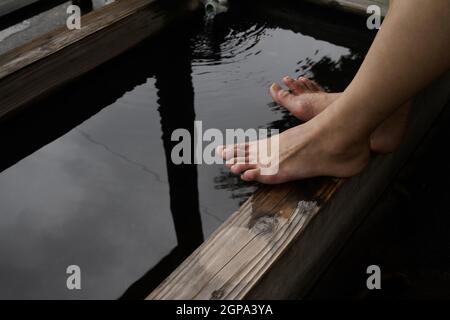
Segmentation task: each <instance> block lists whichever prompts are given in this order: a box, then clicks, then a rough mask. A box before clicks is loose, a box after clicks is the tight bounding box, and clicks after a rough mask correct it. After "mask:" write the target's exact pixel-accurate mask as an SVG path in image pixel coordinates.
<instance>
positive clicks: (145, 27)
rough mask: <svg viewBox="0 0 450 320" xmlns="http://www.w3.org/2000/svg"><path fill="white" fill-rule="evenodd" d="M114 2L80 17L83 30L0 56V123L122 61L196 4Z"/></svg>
mask: <svg viewBox="0 0 450 320" xmlns="http://www.w3.org/2000/svg"><path fill="white" fill-rule="evenodd" d="M169 3H171V4H174V3H176V5H168V4H167V2H165V1H157V0H117V1H116V2H114V3H112V4H110V5H108V6H105V7H103V8H100V9H98V10H95V11H93V12H92V13H89V14H87V15H86V16H83V18H82V27H81V30H68V29H67V28H66V27H65V26H64V27H62V28H59V29H57V30H54V31H52V32H50V33H48V34H46V35H44V36H42V37H40V38H38V39H36V40H34V41H32V42H30V43H27V44H25V45H23V46H21V47H18V48H16V49H14V50H12V51H10V52H7V53H6V54H4V55H2V56H0V92H1V93H2V94H1V96H0V119H3V118H4V117H5V116H7V115H10V114H11V113H13V112H15V111H16V110H17V109H19V108H20V107H22V106H23V105H25V104H27V103H29V102H31V101H33V100H34V99H36V98H38V97H40V96H42V95H44V94H47V93H49V92H51V91H52V90H54V89H55V88H57V87H59V86H61V85H62V84H64V83H67V82H68V81H70V80H72V79H74V78H76V77H79V76H80V75H82V74H84V73H86V72H88V71H90V70H92V69H94V68H95V67H96V66H98V65H100V64H102V63H104V62H106V61H108V60H110V59H112V58H114V57H116V56H118V55H120V54H121V53H123V52H124V51H126V50H127V49H129V48H131V47H133V46H135V45H137V44H138V43H139V42H141V41H143V40H144V39H146V38H147V37H149V36H151V35H154V34H155V33H157V32H159V31H160V30H161V29H162V28H163V27H165V26H167V25H168V24H170V23H171V22H173V21H174V20H176V19H177V18H181V17H183V16H186V15H187V14H189V13H191V12H193V11H194V10H196V9H197V8H198V6H199V2H197V1H196V0H189V1H181V0H180V1H176V0H172V1H171V2H169Z"/></svg>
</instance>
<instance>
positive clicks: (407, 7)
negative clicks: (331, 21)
mask: <svg viewBox="0 0 450 320" xmlns="http://www.w3.org/2000/svg"><path fill="white" fill-rule="evenodd" d="M449 20H450V1H449V0H433V1H426V2H425V1H423V0H395V1H391V4H390V9H389V13H388V14H387V16H386V18H385V20H384V22H383V25H382V28H381V30H380V31H379V32H378V34H377V37H376V39H375V41H374V42H373V44H372V46H371V48H370V50H369V52H368V54H367V56H366V58H365V60H364V62H363V64H362V65H361V68H360V69H359V71H358V73H357V74H356V76H355V78H354V79H353V81H352V82H351V83H350V85H349V86H348V87H347V89H346V90H345V91H344V92H342V93H340V94H328V93H325V92H323V90H322V89H321V88H320V87H319V86H318V85H317V84H316V83H315V82H313V81H310V80H308V79H297V80H294V79H290V78H285V79H284V84H285V85H286V86H287V87H288V88H289V89H290V91H286V90H282V89H281V87H280V86H278V85H272V87H271V90H270V91H271V95H272V97H273V98H274V100H275V101H276V102H278V103H279V104H280V105H283V106H284V107H286V108H287V109H288V110H289V111H290V112H292V113H293V114H294V115H295V116H297V117H299V118H300V119H302V120H305V121H307V122H305V123H304V124H302V125H299V126H296V127H294V128H291V129H289V130H287V131H285V132H283V133H282V134H280V135H279V136H278V141H279V145H278V146H279V156H278V157H276V158H275V157H274V158H273V159H272V165H273V162H275V161H277V164H278V166H279V170H278V173H276V174H273V175H262V174H261V165H260V164H259V163H260V162H259V159H258V153H257V143H256V142H253V143H252V142H250V143H246V144H240V145H232V146H225V147H223V148H219V150H218V151H219V152H220V153H221V154H222V156H223V157H224V158H225V159H226V160H227V166H228V167H229V168H230V170H231V172H233V173H235V174H240V175H241V178H242V179H243V180H246V181H258V182H261V183H267V184H278V183H283V182H287V181H291V180H298V179H304V178H310V177H315V176H333V177H351V176H353V175H356V174H358V173H360V172H361V171H362V170H363V169H364V168H365V167H366V165H367V164H368V162H369V159H370V153H371V151H376V152H381V153H386V152H392V151H394V150H395V148H397V147H398V145H399V144H400V143H401V139H402V136H403V132H404V129H405V127H406V120H407V118H408V114H409V106H410V103H409V101H411V99H412V98H413V97H414V96H415V95H416V94H417V93H418V92H420V91H421V90H422V89H423V88H424V87H425V86H427V85H428V84H429V83H431V82H432V81H433V80H435V79H436V78H437V77H439V76H440V75H442V74H443V73H445V72H446V71H447V70H448V69H449V68H450V55H449V54H448V52H449V51H450V24H449V22H448V21H449ZM271 142H272V141H271V140H268V143H269V144H270V143H271ZM265 161H267V160H266V159H265Z"/></svg>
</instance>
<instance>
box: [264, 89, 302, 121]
mask: <svg viewBox="0 0 450 320" xmlns="http://www.w3.org/2000/svg"><path fill="white" fill-rule="evenodd" d="M270 93H271V95H272V98H273V100H274V101H275V102H276V103H278V104H279V105H281V106H283V107H285V108H286V109H288V110H289V111H290V112H291V113H293V114H294V115H295V114H297V113H298V112H299V111H300V110H298V109H299V108H300V107H301V106H300V105H299V103H298V101H296V98H298V97H297V96H295V95H294V94H292V93H290V92H289V91H286V90H283V89H281V88H280V86H279V85H277V84H273V85H272V86H271V87H270Z"/></svg>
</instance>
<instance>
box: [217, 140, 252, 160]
mask: <svg viewBox="0 0 450 320" xmlns="http://www.w3.org/2000/svg"><path fill="white" fill-rule="evenodd" d="M216 152H217V154H219V155H220V156H221V157H222V158H223V159H224V160H226V161H228V160H231V159H233V158H237V157H246V156H248V143H240V144H234V145H228V146H219V147H217V149H216Z"/></svg>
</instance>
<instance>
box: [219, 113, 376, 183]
mask: <svg viewBox="0 0 450 320" xmlns="http://www.w3.org/2000/svg"><path fill="white" fill-rule="evenodd" d="M324 114H325V112H324V113H323V114H321V115H320V116H317V117H315V118H314V119H312V120H311V121H309V122H306V123H305V124H302V125H299V126H296V127H294V128H291V129H289V130H287V131H285V132H283V133H282V134H280V135H279V136H277V138H269V139H267V140H262V142H263V143H267V144H269V145H270V144H272V143H277V144H278V145H277V146H278V148H279V152H278V153H277V154H276V155H273V154H270V155H268V156H266V157H265V158H263V157H261V155H260V154H258V146H259V143H261V141H259V142H258V141H254V142H249V143H245V144H240V145H231V146H225V147H222V148H218V152H220V154H221V155H222V157H223V158H224V159H225V160H226V161H227V162H226V164H227V167H228V168H230V170H231V172H233V173H234V174H240V175H241V178H242V179H243V180H245V181H258V182H261V183H266V184H278V183H283V182H287V181H292V180H298V179H304V178H309V177H316V176H333V177H350V176H353V175H356V174H358V173H359V172H360V171H362V169H363V168H364V167H365V166H366V165H367V163H368V161H369V157H370V147H369V144H368V139H362V140H361V141H355V140H354V139H353V137H352V138H351V139H352V140H350V139H348V138H350V137H348V138H346V137H344V136H341V135H339V134H336V132H339V131H338V130H336V128H334V124H333V123H336V121H333V119H328V117H327V116H328V115H325V116H323V115H324ZM268 149H270V146H269V147H268ZM268 165H269V166H272V167H276V168H277V171H276V173H274V174H270V175H268V174H264V173H263V170H264V169H265V168H267V167H268Z"/></svg>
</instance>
